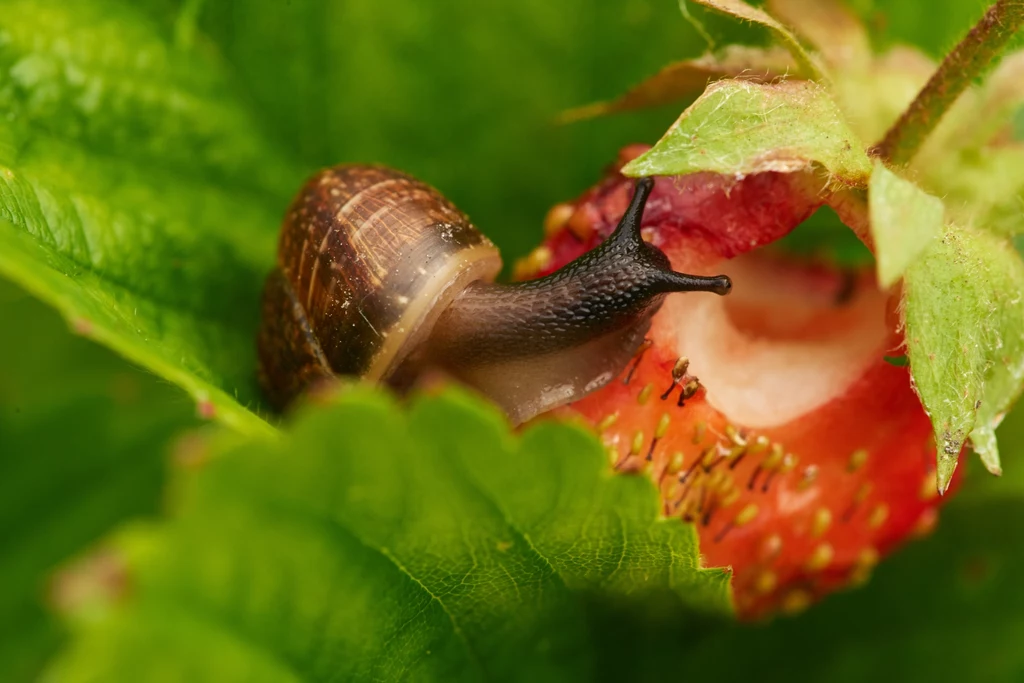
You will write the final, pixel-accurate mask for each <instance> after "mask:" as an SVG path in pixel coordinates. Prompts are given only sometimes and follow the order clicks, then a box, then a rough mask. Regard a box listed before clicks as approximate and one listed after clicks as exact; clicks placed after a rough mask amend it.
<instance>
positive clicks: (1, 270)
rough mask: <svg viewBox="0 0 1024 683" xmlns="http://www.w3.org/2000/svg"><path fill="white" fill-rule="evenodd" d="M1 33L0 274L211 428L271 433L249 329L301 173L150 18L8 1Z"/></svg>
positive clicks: (106, 4)
mask: <svg viewBox="0 0 1024 683" xmlns="http://www.w3.org/2000/svg"><path fill="white" fill-rule="evenodd" d="M0 32H2V33H3V35H4V40H3V42H2V44H0V75H2V76H0V77H2V78H3V81H4V83H5V84H6V86H5V87H4V88H3V89H0V106H2V108H3V110H4V112H5V117H4V119H3V122H2V123H0V274H5V275H7V276H8V277H10V278H11V279H13V280H15V281H16V282H18V283H19V284H21V285H22V286H24V287H25V288H27V289H28V290H30V291H31V292H33V293H34V294H35V295H37V296H39V297H40V298H42V299H44V300H45V301H47V302H49V303H51V304H53V305H54V306H56V307H57V308H59V309H60V310H61V311H62V312H63V313H64V314H65V316H67V317H68V318H70V319H72V320H73V321H74V324H75V325H76V327H77V328H78V329H80V330H81V331H83V332H85V333H87V334H88V335H89V336H91V337H92V338H94V339H96V340H98V341H101V342H103V343H104V344H107V345H109V346H110V347H112V348H114V349H115V350H117V351H119V352H120V353H122V354H124V355H125V356H127V357H128V358H130V359H131V360H133V361H135V362H138V363H140V364H142V365H144V366H146V367H148V368H151V369H153V370H155V371H156V372H158V373H159V374H160V375H162V376H163V377H165V378H167V379H170V380H171V381H173V382H175V383H176V384H179V385H181V386H183V387H184V388H185V389H187V390H188V391H189V393H191V394H192V395H193V396H194V397H195V398H196V400H198V401H200V402H201V403H202V406H203V412H204V413H205V414H209V413H210V412H214V413H216V414H217V416H218V417H219V418H220V419H221V420H223V421H224V422H226V423H228V424H231V425H232V426H234V427H235V428H238V429H241V430H243V431H247V432H254V433H255V432H259V433H269V432H270V430H271V428H270V427H269V425H267V424H266V423H265V422H264V421H263V420H262V419H260V418H259V417H258V416H256V415H255V414H254V413H253V412H251V410H250V409H249V408H256V403H257V396H258V394H257V390H256V387H255V380H254V371H253V368H254V367H255V352H254V349H253V345H254V344H253V339H254V334H255V332H254V330H255V328H256V322H257V320H258V312H259V293H260V289H261V287H262V280H263V278H264V276H265V273H266V271H267V270H268V269H269V267H270V264H271V263H272V255H273V251H274V246H275V241H276V232H277V226H278V224H279V216H280V215H281V213H282V207H283V206H285V205H286V203H287V200H288V194H289V193H290V192H291V191H292V188H293V187H294V186H296V185H297V183H298V181H299V179H300V177H301V175H300V174H298V173H297V172H296V171H295V170H294V169H293V168H292V167H291V166H290V165H289V164H288V163H286V162H285V161H283V157H282V156H280V155H279V154H277V153H276V150H275V148H274V146H272V145H270V144H269V143H267V142H266V140H265V139H264V138H263V137H262V136H261V135H260V133H259V129H258V127H257V125H256V123H255V122H254V121H253V119H252V118H251V117H250V116H249V115H248V114H247V113H246V112H245V110H244V109H243V108H242V107H241V106H240V105H239V103H238V102H236V101H235V100H233V99H232V98H231V97H230V96H229V94H228V93H229V92H230V87H229V86H228V84H227V82H226V80H225V75H224V74H225V71H224V69H223V67H222V66H221V65H220V64H219V63H218V62H217V60H216V59H214V58H212V57H211V56H210V54H209V52H208V51H198V50H197V51H182V50H178V49H175V48H172V47H171V46H169V45H168V44H167V41H166V39H165V36H164V34H163V33H162V31H161V27H160V26H159V25H158V24H155V23H153V22H152V21H151V20H150V19H149V17H148V15H146V14H145V13H144V12H143V11H142V10H141V9H137V8H134V7H131V6H130V5H127V4H123V3H117V2H112V1H102V0H96V1H93V2H82V3H78V2H75V3H67V2H62V1H56V0H42V1H39V2H37V1H34V0H33V1H27V0H12V1H11V2H8V3H6V4H5V6H4V11H3V13H2V14H0ZM247 406H248V407H247Z"/></svg>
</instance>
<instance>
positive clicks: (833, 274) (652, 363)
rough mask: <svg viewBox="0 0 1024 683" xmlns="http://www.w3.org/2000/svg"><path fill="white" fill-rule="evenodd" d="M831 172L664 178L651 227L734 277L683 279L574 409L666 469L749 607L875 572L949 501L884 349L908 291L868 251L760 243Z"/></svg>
mask: <svg viewBox="0 0 1024 683" xmlns="http://www.w3.org/2000/svg"><path fill="white" fill-rule="evenodd" d="M643 149H644V148H643V147H631V148H627V149H626V150H624V151H623V153H622V154H621V155H620V156H621V158H620V162H621V163H624V162H625V161H627V160H629V159H631V158H632V157H634V156H636V155H637V154H639V153H640V152H642V151H643ZM817 183H818V181H817V180H816V179H815V178H814V176H813V175H811V174H810V173H808V174H806V175H804V174H776V173H765V174H759V175H754V176H749V177H747V178H744V179H742V180H733V179H729V178H724V177H722V176H717V175H712V174H696V175H692V176H686V177H680V178H660V179H658V181H657V184H656V186H655V190H654V192H653V194H652V195H651V198H650V200H649V201H648V203H647V208H646V211H645V214H644V226H645V238H647V239H649V240H650V241H651V242H653V243H654V244H655V245H657V246H659V247H660V248H661V249H662V250H664V251H665V253H666V254H667V255H668V256H669V258H670V259H671V261H672V264H673V266H674V267H675V269H676V270H681V271H685V272H689V273H694V274H716V273H718V272H723V271H724V272H725V273H727V274H729V275H731V276H732V278H733V282H734V288H733V293H732V295H731V296H729V297H724V298H719V297H702V296H687V295H675V296H671V297H669V298H668V299H667V300H666V303H665V305H664V306H663V307H662V309H661V311H659V313H658V314H657V316H656V317H655V320H654V323H653V325H652V328H651V332H650V334H649V337H648V341H647V342H646V343H645V345H644V347H642V348H641V350H640V351H639V353H638V354H637V356H636V358H635V359H634V362H633V363H632V364H631V365H630V367H628V368H627V369H626V370H625V371H624V373H623V375H622V376H621V377H620V378H619V379H618V380H616V381H613V382H612V383H611V384H609V385H608V386H606V387H605V388H603V389H601V390H599V391H598V392H596V393H593V394H591V395H589V396H587V397H586V398H584V399H583V400H581V401H578V402H577V403H575V404H573V405H572V406H571V407H569V408H568V409H566V411H567V412H570V413H575V414H579V415H582V416H583V417H584V418H585V419H586V420H587V421H589V422H590V423H591V424H592V425H594V426H595V427H596V428H597V430H598V431H599V432H600V433H601V436H602V438H603V439H604V441H605V443H606V444H607V446H608V448H609V452H610V457H611V459H612V461H613V463H614V467H615V468H617V469H619V470H622V471H638V470H644V471H648V472H649V473H650V476H652V477H653V478H654V479H655V481H656V482H657V483H658V486H659V488H660V491H661V495H662V499H663V502H664V512H665V514H666V515H669V516H677V517H681V518H682V519H683V520H685V521H688V522H692V523H694V524H696V525H697V528H698V531H699V534H700V540H701V550H702V553H703V555H704V560H705V563H706V565H707V566H715V567H718V566H731V567H732V568H733V571H734V575H733V587H734V589H735V596H736V601H737V608H738V610H739V613H740V615H741V616H742V617H744V618H755V617H759V616H763V615H766V614H769V613H771V612H774V611H775V610H777V609H782V610H785V611H795V610H798V609H801V608H803V607H805V606H806V605H808V604H809V603H810V602H811V601H813V600H815V599H817V598H819V597H821V596H823V595H824V594H826V593H828V592H830V591H832V590H835V589H836V588H839V587H842V586H846V585H850V584H858V583H860V582H862V581H864V580H865V579H866V578H867V577H868V575H869V574H870V571H871V569H872V568H873V567H874V565H875V564H876V563H877V561H878V559H879V557H881V556H882V555H885V554H887V553H888V552H890V551H891V550H892V549H893V548H895V547H896V546H897V545H898V544H899V543H900V542H901V541H902V540H903V539H905V538H907V537H908V536H911V535H915V534H919V533H923V532H926V531H927V530H929V529H930V528H931V527H932V526H933V525H934V522H935V519H936V508H937V505H938V503H939V499H938V497H937V494H936V489H935V471H934V462H935V446H934V443H933V440H932V436H931V434H932V431H931V426H930V424H929V420H928V417H927V415H926V414H925V412H924V410H923V408H922V407H921V404H920V401H919V400H918V398H917V396H916V394H915V393H914V391H913V389H912V387H911V383H910V376H909V373H908V370H907V368H905V367H895V366H894V365H891V364H890V363H888V362H886V360H884V357H885V356H898V355H900V353H901V351H900V347H901V345H902V334H901V333H900V332H899V325H898V315H897V310H896V306H897V303H898V293H891V294H888V293H884V292H880V291H878V289H877V288H876V287H875V283H874V277H873V273H872V272H871V271H870V270H862V271H859V272H840V271H838V270H836V269H835V268H833V267H831V266H827V265H822V264H808V263H801V262H800V261H797V260H795V259H792V258H788V257H786V256H783V255H782V254H780V253H777V252H772V251H770V250H764V249H760V250H758V249H757V247H761V246H764V245H767V244H769V243H770V242H773V241H774V240H777V239H778V238H780V237H782V236H783V235H784V234H786V233H787V232H789V231H790V230H792V229H793V228H794V227H796V226H797V225H798V224H799V223H800V222H801V221H803V220H804V219H805V218H807V217H808V216H809V215H810V214H811V213H813V212H814V210H815V209H816V208H817V207H818V201H817V200H816V199H814V197H815V196H816V195H815V192H814V188H815V187H819V186H820V185H819V184H817ZM632 191H633V182H632V181H631V180H628V179H625V178H623V177H622V176H621V175H619V174H618V173H613V174H611V175H610V176H609V177H608V178H607V179H606V180H605V181H603V182H602V183H600V184H599V185H598V186H597V187H595V188H594V189H592V190H590V191H589V192H587V193H586V194H585V195H583V197H581V198H580V199H579V200H578V201H577V202H575V203H574V204H569V205H560V206H558V207H555V209H553V210H552V212H551V214H550V215H549V219H548V225H547V226H546V227H547V232H548V239H547V240H546V242H545V245H544V246H543V247H541V248H540V249H538V250H537V251H535V252H534V254H533V255H531V257H530V258H529V259H527V260H526V261H525V262H524V263H522V264H520V275H521V276H522V275H531V276H532V275H538V276H539V275H544V274H546V273H548V272H550V271H552V270H554V269H556V268H558V267H560V266H561V265H563V264H565V263H566V262H568V261H570V260H571V259H573V258H575V257H576V256H578V255H579V254H580V253H582V252H584V251H586V250H588V249H591V248H593V247H594V246H595V245H596V244H598V243H599V242H600V241H601V240H602V239H604V238H605V237H606V236H607V235H608V234H609V233H610V232H611V231H612V230H613V228H614V227H615V225H616V223H617V222H618V220H619V218H620V216H621V215H622V213H623V211H624V210H625V207H626V204H627V202H628V200H629V198H630V196H631V194H632ZM524 271H526V272H524ZM687 359H688V360H687ZM698 377H699V379H698Z"/></svg>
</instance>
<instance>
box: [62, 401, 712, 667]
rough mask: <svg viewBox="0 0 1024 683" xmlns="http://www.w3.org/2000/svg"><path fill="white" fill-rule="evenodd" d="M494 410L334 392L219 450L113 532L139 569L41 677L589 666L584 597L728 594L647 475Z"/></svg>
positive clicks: (592, 651)
mask: <svg viewBox="0 0 1024 683" xmlns="http://www.w3.org/2000/svg"><path fill="white" fill-rule="evenodd" d="M506 429H507V428H506V427H505V426H504V421H503V420H500V419H498V418H497V416H496V415H494V414H493V413H491V412H489V411H482V410H481V409H480V408H479V407H477V404H476V402H475V401H470V400H468V399H465V398H461V395H447V396H444V397H441V398H433V399H424V400H420V401H418V402H416V403H415V405H414V406H413V407H412V409H411V412H410V413H409V414H405V413H403V412H400V411H398V410H396V408H395V406H393V405H392V404H390V403H389V402H387V401H385V400H383V398H382V397H381V396H379V395H373V394H369V393H367V392H365V391H349V392H346V393H344V394H343V395H342V396H341V398H340V401H339V402H338V403H337V404H336V405H333V406H329V407H318V409H316V410H309V411H307V412H306V413H304V414H303V415H302V416H301V418H300V419H299V420H298V421H297V423H296V424H295V425H294V426H293V427H292V429H290V430H289V434H288V436H287V438H285V439H281V440H274V441H269V442H268V441H263V440H258V441H249V442H246V443H241V444H238V445H236V446H235V447H232V448H228V449H227V450H226V452H216V450H215V452H213V453H211V454H210V455H209V457H208V458H206V464H205V465H204V466H203V467H202V469H200V470H199V471H198V472H192V473H182V474H181V475H180V481H179V482H178V485H177V487H176V490H177V493H178V495H177V496H176V505H175V511H174V513H173V515H172V517H171V518H170V519H169V520H167V521H166V522H163V523H161V524H159V525H156V526H153V527H151V528H147V529H144V530H141V531H140V530H135V531H131V532H130V533H126V534H124V535H123V536H122V538H121V540H120V544H119V545H120V547H121V551H122V553H123V554H124V557H125V558H126V560H127V561H128V563H129V566H130V567H131V581H132V585H134V586H136V587H137V588H136V590H135V591H134V592H133V594H132V595H131V596H130V598H128V602H127V606H126V607H125V608H124V609H123V611H120V612H119V613H117V614H116V615H115V616H113V617H111V618H110V619H109V620H106V621H104V622H102V623H99V624H95V625H85V626H84V627H83V631H82V633H81V637H80V638H79V639H78V640H77V642H76V643H75V644H74V646H73V647H72V648H71V649H70V650H69V651H68V652H66V654H65V656H64V657H63V658H62V659H61V660H60V661H58V663H57V666H56V669H55V671H54V673H55V674H56V675H55V679H54V680H60V681H76V680H87V679H88V680H92V679H101V680H104V681H111V682H113V681H118V680H134V678H135V676H137V672H138V671H141V670H148V671H153V670H159V671H161V672H162V675H163V676H164V677H167V678H168V680H171V679H173V680H178V679H179V678H180V679H182V680H184V679H185V678H187V679H188V680H216V681H229V680H252V679H251V678H250V677H251V676H255V675H256V674H255V672H257V671H259V672H260V674H259V680H266V681H278V680H281V681H284V680H289V681H290V680H296V679H300V678H301V679H307V680H310V679H312V680H318V679H322V678H337V679H344V680H362V679H369V678H374V679H377V680H397V679H419V680H481V679H487V680H528V679H530V680H535V679H538V677H539V679H540V680H589V679H590V678H591V677H592V676H593V675H594V674H595V672H596V671H598V669H597V668H595V667H596V664H597V661H596V658H598V657H600V656H602V653H601V652H600V650H599V649H598V648H596V647H595V643H594V641H593V638H594V634H593V633H592V632H591V627H590V626H589V625H588V620H587V610H586V604H587V601H588V600H590V599H599V601H604V602H608V601H611V602H612V603H622V602H623V601H625V602H626V603H630V602H636V601H644V600H646V599H656V600H657V601H658V602H660V603H661V606H662V608H663V609H670V610H673V611H675V613H676V614H677V615H678V614H680V613H683V614H685V613H687V611H688V612H689V613H691V614H693V615H705V616H707V615H725V614H728V613H729V608H728V596H727V590H728V588H727V584H728V575H727V574H726V573H725V572H723V571H721V570H702V569H699V568H698V566H699V560H698V552H697V545H696V534H695V532H694V530H693V528H692V527H690V526H684V525H682V524H680V523H678V521H676V520H664V519H661V518H660V507H659V504H658V502H657V497H656V495H655V491H654V489H653V486H652V484H651V482H650V481H649V480H648V479H647V478H645V477H623V476H613V475H611V471H610V468H609V465H608V462H607V459H606V455H605V453H604V450H603V449H602V448H601V446H600V445H599V444H598V443H597V441H596V440H595V439H594V438H593V437H592V436H590V435H589V434H587V433H586V432H584V431H583V430H580V429H577V428H572V427H569V426H565V425H560V424H556V423H545V424H539V425H537V426H535V427H532V428H530V429H528V430H527V431H526V432H525V433H524V434H523V435H522V437H519V438H510V436H509V435H508V433H507V431H506ZM588 596H589V597H588ZM645 604H647V603H646V602H645ZM651 604H657V603H651ZM693 618H694V617H691V620H692V619H693Z"/></svg>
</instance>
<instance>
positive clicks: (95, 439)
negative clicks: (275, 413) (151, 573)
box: [0, 281, 195, 683]
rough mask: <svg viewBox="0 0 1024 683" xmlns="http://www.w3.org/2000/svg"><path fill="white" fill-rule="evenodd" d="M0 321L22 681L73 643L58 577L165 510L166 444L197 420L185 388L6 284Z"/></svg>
mask: <svg viewBox="0 0 1024 683" xmlns="http://www.w3.org/2000/svg"><path fill="white" fill-rule="evenodd" d="M0 320H2V321H3V324H2V326H0V330H2V331H0V680H2V681H4V682H5V683H17V682H18V681H28V680H34V679H35V676H34V674H35V673H37V671H38V670H39V669H40V668H41V667H42V666H43V663H44V661H45V658H46V657H47V656H48V655H49V654H50V652H51V651H52V650H53V649H54V648H55V647H56V646H57V644H58V642H59V641H60V638H61V636H62V634H63V630H62V629H61V628H59V626H58V624H57V622H56V620H55V619H53V618H51V617H50V616H49V615H48V614H46V612H45V611H44V609H43V601H44V595H45V593H46V590H47V581H48V578H49V575H50V573H51V572H52V571H53V570H54V569H55V568H56V567H57V565H58V564H60V563H62V562H64V561H65V560H67V559H68V558H69V557H70V556H72V555H74V554H75V553H78V552H80V551H81V550H82V549H83V548H84V547H86V546H87V545H88V544H90V543H92V542H94V541H96V539H97V538H98V537H99V536H100V535H101V534H103V533H105V532H107V531H109V530H110V528H111V527H112V526H113V525H114V524H116V523H118V522H120V521H122V520H123V519H125V518H127V517H129V516H133V515H139V514H152V513H154V512H155V511H156V508H157V502H158V501H159V499H160V492H161V491H162V490H163V479H164V477H163V472H164V467H165V465H164V455H165V453H166V450H167V442H168V440H169V438H170V437H171V434H173V433H174V432H175V431H176V429H180V428H183V427H185V426H186V425H190V424H194V421H195V420H194V418H193V417H192V415H193V409H192V406H191V405H189V403H188V401H187V399H185V398H184V397H183V396H182V395H181V394H180V393H179V392H178V391H176V390H175V389H173V388H172V387H169V386H167V385H166V384H165V383H160V382H158V380H156V378H154V377H152V376H149V375H147V374H146V373H144V372H143V371H141V370H138V369H136V368H133V367H131V366H129V365H128V364H126V363H124V362H123V361H121V360H120V359H118V358H117V357H116V356H115V355H114V354H113V353H111V352H110V351H108V350H106V349H103V348H100V347H98V346H96V345H95V344H92V343H90V342H87V341H85V340H83V339H81V338H80V337H75V336H72V335H71V334H68V332H67V326H66V325H64V324H63V323H62V321H61V320H60V319H59V317H58V316H57V315H56V314H55V313H53V311H50V310H48V309H47V308H45V307H44V306H43V305H42V304H40V303H38V302H36V301H33V300H32V299H30V298H29V297H28V296H27V295H25V294H23V293H22V292H20V291H18V290H16V289H14V288H13V287H12V286H11V285H9V284H8V283H5V282H3V281H0Z"/></svg>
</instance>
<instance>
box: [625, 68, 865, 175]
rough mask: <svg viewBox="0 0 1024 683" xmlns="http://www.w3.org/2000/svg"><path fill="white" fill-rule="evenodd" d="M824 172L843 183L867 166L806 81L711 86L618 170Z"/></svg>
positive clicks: (835, 113)
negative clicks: (655, 141) (818, 168)
mask: <svg viewBox="0 0 1024 683" xmlns="http://www.w3.org/2000/svg"><path fill="white" fill-rule="evenodd" d="M814 165H820V166H822V167H824V168H825V169H826V170H827V172H828V173H829V174H831V175H832V176H834V177H836V178H837V179H841V180H842V181H843V182H847V183H850V184H853V183H857V182H861V181H863V179H865V178H867V177H868V175H869V174H870V173H871V162H870V161H869V160H868V157H867V154H865V153H864V150H863V147H862V146H861V145H859V144H858V140H857V138H856V136H855V135H854V134H853V132H852V131H851V130H850V129H849V127H848V126H847V125H846V123H845V122H844V121H843V117H842V114H841V113H840V112H839V109H838V108H837V107H836V106H835V104H834V103H833V101H832V99H831V98H830V97H829V95H828V92H827V91H826V90H825V89H824V88H822V87H820V86H818V85H815V84H814V83H811V82H807V81H787V82H782V83H779V84H777V85H764V84H756V83H748V82H746V81H743V80H730V81H720V82H718V83H714V84H712V85H711V86H710V87H708V89H707V90H706V91H704V94H703V95H701V97H700V98H699V99H698V100H697V101H696V102H694V103H693V104H692V105H691V106H690V107H689V108H688V109H687V110H686V111H685V112H683V115H682V116H680V117H679V120H678V121H676V123H675V124H674V125H673V126H672V127H671V128H669V130H668V132H667V133H665V135H664V137H662V139H661V140H659V141H658V144H656V145H655V146H654V147H652V148H651V149H650V150H648V151H647V152H646V153H645V154H643V155H642V156H640V157H637V158H636V159H634V160H633V161H631V162H630V163H629V164H627V165H626V167H625V168H624V169H623V173H625V174H627V175H632V176H645V175H676V174H683V173H694V172H697V171H712V172H715V173H722V174H727V175H737V176H742V175H748V174H751V173H764V172H768V171H776V172H781V173H793V172H795V171H802V170H804V169H808V168H811V167H812V166H814Z"/></svg>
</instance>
